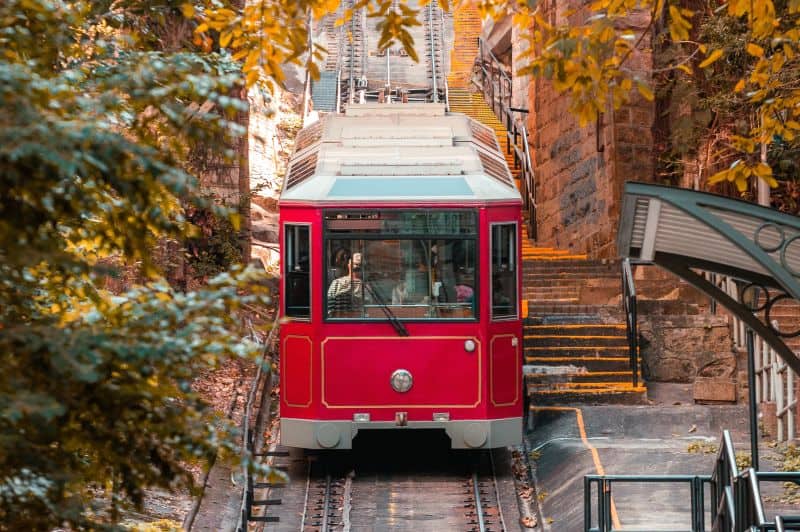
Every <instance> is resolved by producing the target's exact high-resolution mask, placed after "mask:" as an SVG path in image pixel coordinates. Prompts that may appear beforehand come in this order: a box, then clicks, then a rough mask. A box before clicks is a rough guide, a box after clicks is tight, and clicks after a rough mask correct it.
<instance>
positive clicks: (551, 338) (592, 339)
mask: <svg viewBox="0 0 800 532" xmlns="http://www.w3.org/2000/svg"><path fill="white" fill-rule="evenodd" d="M523 345H524V346H525V347H541V348H544V347H551V348H565V347H574V348H580V349H581V350H583V349H589V348H591V347H596V348H606V349H607V348H621V349H627V348H628V338H627V336H626V335H621V336H620V335H614V336H599V335H594V336H562V335H557V334H556V335H539V334H537V335H525V337H524V342H523Z"/></svg>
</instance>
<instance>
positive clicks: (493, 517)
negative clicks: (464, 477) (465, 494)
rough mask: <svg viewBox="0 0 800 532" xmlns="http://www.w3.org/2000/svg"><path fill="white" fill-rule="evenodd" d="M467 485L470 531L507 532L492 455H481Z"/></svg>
mask: <svg viewBox="0 0 800 532" xmlns="http://www.w3.org/2000/svg"><path fill="white" fill-rule="evenodd" d="M467 484H468V486H469V491H470V496H471V498H470V499H468V502H467V503H465V506H466V508H467V517H468V519H469V521H468V530H470V531H472V532H505V531H506V530H507V528H506V523H505V519H504V516H503V510H502V507H501V505H500V493H499V490H498V489H497V475H496V472H495V468H494V459H493V458H492V454H491V453H489V452H487V453H482V454H481V456H480V457H479V462H478V464H476V465H475V468H474V470H473V472H472V476H471V478H470V480H469V482H468V483H467Z"/></svg>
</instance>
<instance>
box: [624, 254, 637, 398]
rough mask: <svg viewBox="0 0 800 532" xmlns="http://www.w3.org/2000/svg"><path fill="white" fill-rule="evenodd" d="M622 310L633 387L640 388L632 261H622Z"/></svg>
mask: <svg viewBox="0 0 800 532" xmlns="http://www.w3.org/2000/svg"><path fill="white" fill-rule="evenodd" d="M621 266H622V268H621V270H622V308H623V311H624V312H625V330H626V335H627V338H628V358H629V364H630V368H631V380H632V382H633V387H634V388H635V387H637V386H639V327H638V316H637V308H636V285H635V283H634V281H633V273H632V271H631V261H630V259H628V258H626V259H623V260H622V265H621Z"/></svg>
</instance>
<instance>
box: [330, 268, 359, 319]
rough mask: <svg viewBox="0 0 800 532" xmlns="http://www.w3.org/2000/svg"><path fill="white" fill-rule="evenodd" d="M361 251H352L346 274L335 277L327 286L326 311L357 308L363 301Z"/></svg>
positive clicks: (332, 312)
mask: <svg viewBox="0 0 800 532" xmlns="http://www.w3.org/2000/svg"><path fill="white" fill-rule="evenodd" d="M361 266H362V259H361V253H353V257H352V258H351V259H350V260H349V261H348V262H347V270H348V271H347V274H346V275H343V276H341V277H337V278H336V279H334V280H333V281H332V282H331V285H330V286H329V287H328V313H329V314H334V313H336V312H340V311H347V310H354V309H356V308H359V307H360V306H361V305H362V303H363V301H364V291H363V289H364V287H363V283H362V282H361Z"/></svg>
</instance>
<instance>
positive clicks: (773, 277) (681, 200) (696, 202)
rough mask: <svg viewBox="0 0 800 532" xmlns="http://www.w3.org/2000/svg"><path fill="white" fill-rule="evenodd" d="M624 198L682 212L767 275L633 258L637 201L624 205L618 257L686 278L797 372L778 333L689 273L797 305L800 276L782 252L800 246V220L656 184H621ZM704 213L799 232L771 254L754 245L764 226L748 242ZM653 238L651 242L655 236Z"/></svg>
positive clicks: (662, 256)
mask: <svg viewBox="0 0 800 532" xmlns="http://www.w3.org/2000/svg"><path fill="white" fill-rule="evenodd" d="M625 196H626V197H627V196H633V197H643V198H649V199H651V200H658V201H663V202H666V203H668V204H670V205H671V206H673V207H675V208H677V209H680V210H681V211H683V212H685V213H686V214H688V215H689V216H691V217H693V218H694V219H696V220H698V221H699V222H701V223H703V224H704V225H705V226H707V227H708V228H709V229H711V230H713V231H714V232H715V233H716V234H718V235H720V237H722V238H726V239H727V240H729V241H730V242H731V243H733V244H734V245H735V246H736V247H737V248H738V249H740V250H742V251H743V252H744V253H746V254H747V255H748V256H749V257H750V258H751V259H753V261H755V262H756V263H757V264H758V265H760V266H761V267H763V268H764V269H765V270H767V272H769V274H770V275H764V274H761V273H758V272H753V271H750V270H746V269H742V268H736V267H732V266H730V265H726V264H723V263H719V262H714V261H713V260H710V259H698V258H694V257H685V256H682V255H675V254H669V253H664V252H659V251H658V250H656V251H655V253H654V255H653V256H652V258H650V257H648V259H644V260H642V259H639V260H637V259H638V257H637V256H636V255H634V254H633V251H634V249H635V248H631V245H630V244H631V235H632V229H633V223H634V222H633V219H634V210H635V208H636V207H635V201H625V203H624V207H623V212H622V217H621V220H620V228H619V233H618V235H619V237H618V242H617V243H618V246H619V251H620V254H621V255H622V256H623V257H625V256H631V257H630V258H631V261H632V262H633V263H639V264H648V263H652V264H657V265H659V266H661V267H663V268H664V269H666V270H668V271H670V272H672V273H673V274H675V275H677V276H678V277H680V278H682V279H684V280H685V281H687V282H688V283H690V284H691V285H693V286H694V287H695V288H697V289H699V290H701V291H702V292H704V293H706V294H708V295H709V296H711V297H712V298H714V299H715V300H716V301H717V302H719V303H720V304H721V305H723V306H724V307H726V308H727V309H728V310H729V311H730V312H732V313H733V314H734V315H735V316H736V317H738V318H739V319H741V320H742V321H743V322H745V323H746V324H747V325H748V326H749V327H750V328H751V329H752V330H753V331H754V332H755V333H757V334H758V335H759V336H760V337H761V338H762V339H763V340H764V341H766V342H767V343H768V344H769V345H770V346H771V347H772V348H773V349H774V350H775V351H776V352H777V354H778V355H779V356H780V357H781V358H782V359H783V360H784V361H785V362H786V364H787V365H789V366H790V367H791V368H792V369H793V370H794V371H795V372H798V373H800V358H798V356H797V355H795V354H794V352H793V351H792V350H791V349H789V348H788V347H787V345H786V344H785V343H784V341H783V339H782V338H781V337H780V336H779V335H778V334H777V333H776V331H774V330H773V329H772V328H771V327H769V326H768V325H765V324H764V323H762V322H761V320H759V318H758V317H757V316H756V315H754V313H753V311H752V309H749V308H747V307H746V306H745V305H744V304H742V303H740V302H739V301H736V300H734V299H733V298H731V297H730V296H728V295H727V294H726V293H725V292H724V291H722V290H721V289H720V288H718V287H717V286H715V285H714V284H713V283H711V282H709V281H707V280H706V279H704V278H703V277H702V276H701V275H699V274H697V273H696V272H694V271H692V268H697V269H702V270H706V271H710V272H714V273H723V274H726V275H730V276H732V277H736V278H738V279H742V280H745V281H748V282H754V283H757V284H760V285H763V286H768V287H772V288H779V289H782V290H783V291H784V292H785V294H786V295H788V296H789V297H792V298H794V299H795V300H797V301H800V276H799V275H797V274H796V272H792V270H791V269H790V268H788V265H787V263H786V262H785V261H784V259H783V257H784V255H785V253H786V249H787V248H788V247H789V245H790V244H792V242H795V244H794V245H798V244H797V240H798V237H799V236H800V218H797V217H794V216H791V215H788V214H785V213H781V212H777V211H775V210H772V209H769V208H766V207H761V206H758V205H754V204H752V203H747V202H744V201H741V200H736V199H731V198H726V197H723V196H718V195H715V194H709V193H703V192H697V191H692V190H684V189H678V188H674V187H666V186H660V185H652V184H644V183H632V182H628V183H626V184H625ZM648 208H650V207H648ZM708 208H714V209H719V210H724V211H727V212H730V213H733V214H741V215H744V216H748V217H751V218H756V219H758V220H761V221H762V222H763V223H764V224H775V225H776V226H779V227H780V226H783V227H785V228H790V229H793V230H796V231H797V233H796V234H794V235H786V234H781V237H782V238H781V244H780V245H779V247H778V248H777V249H776V250H772V249H771V248H769V249H764V247H763V246H760V245H759V244H758V243H757V235H758V231H760V230H761V228H763V227H764V225H763V224H762V225H761V226H760V228H759V229H758V230H756V234H754V235H753V240H748V238H747V237H746V236H745V235H744V234H742V233H741V232H740V231H738V230H736V229H735V228H733V227H732V226H731V225H730V224H728V223H727V222H725V221H724V220H722V219H721V218H719V217H718V216H716V215H714V214H713V213H711V212H709V211H708V210H707V209H708ZM653 238H655V236H654V237H653ZM643 247H645V246H644V243H643ZM775 251H780V252H781V261H780V262H779V261H777V260H775V259H774V258H773V257H772V256H770V255H769V253H770V252H775Z"/></svg>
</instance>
